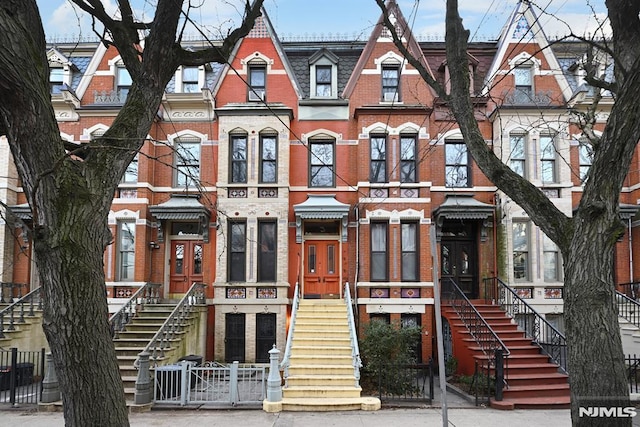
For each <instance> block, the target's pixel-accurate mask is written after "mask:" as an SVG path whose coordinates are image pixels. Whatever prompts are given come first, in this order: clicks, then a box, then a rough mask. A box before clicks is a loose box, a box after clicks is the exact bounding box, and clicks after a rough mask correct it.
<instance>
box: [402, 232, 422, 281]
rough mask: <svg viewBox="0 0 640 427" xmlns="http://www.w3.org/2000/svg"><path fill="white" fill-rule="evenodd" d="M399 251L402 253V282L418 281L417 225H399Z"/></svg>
mask: <svg viewBox="0 0 640 427" xmlns="http://www.w3.org/2000/svg"><path fill="white" fill-rule="evenodd" d="M400 249H401V252H402V262H401V265H402V280H403V281H416V280H418V224H417V223H415V222H403V223H402V224H400Z"/></svg>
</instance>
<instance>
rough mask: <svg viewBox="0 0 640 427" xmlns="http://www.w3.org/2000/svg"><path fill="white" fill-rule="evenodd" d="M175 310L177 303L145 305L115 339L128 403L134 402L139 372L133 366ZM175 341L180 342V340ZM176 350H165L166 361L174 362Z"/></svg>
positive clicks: (172, 346)
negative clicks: (172, 355)
mask: <svg viewBox="0 0 640 427" xmlns="http://www.w3.org/2000/svg"><path fill="white" fill-rule="evenodd" d="M174 308H175V303H173V304H172V303H167V304H147V305H145V306H144V309H143V310H139V311H137V312H136V315H135V316H134V317H133V318H132V319H131V321H130V322H129V324H127V326H126V327H125V328H126V329H125V330H124V331H122V332H119V333H118V335H117V338H114V339H113V343H114V345H115V349H116V356H117V358H118V366H119V367H120V376H121V377H122V382H123V384H124V392H125V398H126V400H127V402H133V400H134V395H135V389H136V380H137V378H138V370H137V369H136V368H135V367H134V366H133V364H134V362H135V361H136V359H137V358H138V354H139V353H141V352H142V351H143V350H144V349H145V347H146V346H147V344H149V342H150V341H151V339H152V338H153V337H154V335H155V334H156V332H158V329H160V327H161V326H162V325H163V324H164V322H165V320H167V317H169V315H170V314H171V312H172V311H173V309H174ZM174 340H176V341H179V340H180V338H177V339H174ZM174 348H175V345H171V346H170V347H169V348H167V349H165V357H164V359H165V360H172V358H171V354H172V352H173V350H174Z"/></svg>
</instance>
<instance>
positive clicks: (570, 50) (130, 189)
mask: <svg viewBox="0 0 640 427" xmlns="http://www.w3.org/2000/svg"><path fill="white" fill-rule="evenodd" d="M389 7H390V10H391V14H392V17H393V19H394V22H396V25H397V26H398V28H401V29H403V31H402V34H403V40H404V41H405V42H406V45H407V47H408V49H409V50H410V51H411V52H412V53H413V55H415V57H416V58H418V59H419V60H420V61H421V62H422V63H423V64H424V65H425V66H426V68H427V69H428V70H429V71H430V72H431V75H432V76H433V77H434V78H435V79H436V80H437V81H439V82H440V83H441V84H443V85H444V86H445V87H447V85H448V70H447V63H446V59H445V53H444V44H443V43H441V42H433V41H428V42H425V41H419V40H418V39H416V38H415V37H414V35H413V34H411V32H410V31H409V30H407V29H408V28H409V27H408V25H407V24H406V21H405V19H404V17H403V16H402V13H401V11H400V10H399V8H398V6H397V5H396V3H395V2H393V1H391V2H390V3H389ZM542 30H543V29H542V28H540V24H539V21H538V20H537V19H536V17H535V16H534V15H533V14H532V12H531V11H530V10H529V9H528V8H527V2H522V3H520V4H518V6H517V7H516V8H515V10H514V11H513V14H512V15H511V17H510V18H509V20H508V21H507V22H506V23H505V27H504V29H503V31H502V33H501V35H500V37H499V39H498V40H496V41H491V42H471V43H470V44H469V53H468V56H469V64H470V70H469V75H470V79H471V82H472V84H471V92H472V93H471V95H472V96H473V97H474V100H475V105H476V115H477V120H478V123H479V125H480V128H481V130H482V132H483V134H484V136H485V139H486V141H487V144H488V145H489V146H490V147H492V148H493V150H494V151H495V152H496V154H497V155H498V156H499V157H501V158H502V159H504V161H505V162H507V163H508V164H509V165H510V166H511V167H512V168H513V169H514V170H517V171H518V172H519V173H521V174H522V175H523V176H526V177H527V178H528V179H529V180H530V181H531V182H532V183H534V184H535V185H536V186H538V187H540V188H542V189H543V190H544V191H545V192H546V193H547V194H548V195H549V197H550V198H552V199H553V200H554V202H556V204H557V206H558V208H559V209H561V210H562V211H563V212H565V213H566V214H567V215H571V212H572V209H573V208H574V207H575V206H576V204H577V203H578V201H579V200H580V194H581V191H582V178H584V174H585V173H586V171H587V170H588V167H589V155H590V151H589V146H588V145H586V144H585V143H584V141H582V140H581V139H580V138H579V133H580V132H579V129H578V127H577V123H576V122H575V120H574V119H573V116H572V115H571V114H570V113H571V111H580V110H581V109H584V108H586V105H589V104H590V102H591V101H592V98H593V89H592V88H589V87H588V86H586V85H585V83H584V82H583V81H582V80H581V72H582V71H581V68H580V64H581V61H582V59H583V56H584V46H582V45H581V44H580V43H577V42H569V41H566V42H562V43H557V44H554V45H553V47H552V48H551V49H550V48H546V49H542V48H543V47H547V45H548V40H547V39H546V38H545V36H544V33H543V31H542ZM186 44H189V45H190V47H191V48H193V49H198V48H201V47H202V46H205V45H206V42H205V41H198V42H195V41H194V42H188V43H186ZM48 57H49V61H50V66H51V89H52V101H53V104H54V108H55V112H56V117H57V119H58V121H59V126H60V132H61V135H62V137H63V138H64V139H66V140H68V141H70V142H73V143H76V144H82V143H83V142H86V141H90V140H91V139H92V138H96V137H99V136H100V135H101V134H102V133H103V132H104V131H105V130H106V129H107V128H108V127H109V125H110V124H111V122H112V121H113V120H114V118H115V115H116V114H117V113H118V111H119V107H120V106H121V105H122V103H123V102H124V100H125V99H126V94H127V90H128V87H129V86H130V85H131V79H130V77H129V75H128V73H127V72H126V69H125V68H124V66H123V63H122V60H121V59H120V57H119V55H118V52H117V51H116V50H115V49H114V48H112V47H109V48H107V47H105V46H104V45H103V44H100V43H97V42H96V43H73V44H65V43H60V44H55V43H51V44H50V50H49V51H48ZM604 59H605V58H603V62H602V67H603V70H606V69H607V67H609V65H608V64H607V63H606V62H605V61H604ZM610 98H611V97H610V96H609V97H607V96H606V95H605V97H604V100H603V103H602V111H601V116H602V118H603V120H601V121H600V123H599V126H603V125H604V118H606V114H607V108H610V105H611V99H610ZM0 142H2V144H1V146H0V160H1V163H0V167H1V168H2V169H3V172H2V173H0V176H2V177H3V178H2V179H1V182H2V183H3V184H4V185H2V193H1V194H0V197H1V198H2V201H3V202H5V203H6V204H7V205H9V206H11V210H12V212H13V214H14V215H13V216H12V217H10V218H14V220H13V221H7V222H6V224H5V226H4V228H3V229H2V230H3V232H2V235H1V236H0V248H1V249H2V251H3V255H4V256H3V270H2V276H3V277H2V281H5V282H20V283H28V284H29V285H30V286H31V287H32V288H33V287H36V286H38V283H37V280H38V279H37V277H36V275H35V269H34V264H33V263H34V261H33V260H32V257H31V242H30V240H29V236H28V233H26V228H27V227H28V225H29V221H30V215H31V214H30V210H29V207H28V206H27V205H26V203H25V198H24V195H23V193H22V191H21V188H20V185H19V181H18V179H17V175H16V172H15V167H14V166H13V163H12V161H11V158H10V154H9V152H8V147H7V143H6V140H2V141H0ZM639 162H640V159H638V156H637V155H636V157H634V161H633V165H634V166H633V167H632V169H631V172H630V173H629V178H628V184H627V185H626V186H625V188H624V189H623V194H622V195H621V202H622V204H623V205H622V209H621V211H622V212H623V215H624V218H623V219H624V220H625V221H627V222H628V225H629V227H628V230H627V233H626V234H625V236H623V237H622V238H621V240H620V241H619V242H618V245H617V252H616V263H617V266H616V267H617V268H616V271H617V277H616V280H617V282H618V283H623V282H630V281H632V280H634V279H635V278H636V277H637V276H638V275H639V273H640V271H639V268H640V266H638V263H634V262H633V254H634V252H636V251H637V250H640V247H638V244H637V243H636V242H637V240H638V231H637V227H636V225H637V224H636V221H635V219H634V216H635V214H636V212H637V202H636V201H637V200H638V191H640V190H639V189H638V187H639V185H638V184H639V183H640V176H639V175H638V170H640V168H639V167H638V166H639ZM109 226H110V227H111V230H112V232H113V236H114V240H113V244H112V245H111V246H109V248H108V249H107V251H106V252H105V255H104V266H105V275H106V281H107V283H106V285H107V294H108V297H113V298H115V297H126V296H128V295H131V293H132V292H133V291H134V290H135V289H136V287H137V286H140V285H141V284H143V283H146V282H153V283H161V284H162V290H163V294H164V296H166V297H174V298H175V297H179V296H180V295H183V294H184V293H185V292H186V291H187V289H188V288H189V286H190V285H191V284H192V283H194V282H201V283H204V284H206V285H207V306H208V320H207V344H206V349H207V351H206V355H205V356H206V358H207V359H208V360H214V359H215V360H219V361H233V360H238V361H242V362H256V363H264V362H267V361H268V354H267V351H268V350H269V349H270V348H271V347H272V345H273V344H274V343H275V344H276V346H277V347H278V348H279V349H281V350H282V349H283V347H284V345H285V341H286V330H287V329H286V328H287V325H288V320H289V317H288V316H289V313H290V310H291V298H292V296H293V292H294V287H295V286H296V284H298V286H299V289H300V291H301V294H302V296H303V298H339V297H341V296H342V295H343V286H344V285H345V284H347V283H348V284H349V286H350V289H351V292H352V294H353V295H354V297H355V301H356V308H357V319H358V323H359V325H360V330H362V327H363V325H365V324H366V323H367V322H369V321H370V320H371V319H373V318H381V319H383V320H386V321H390V322H400V323H401V324H402V325H418V326H420V327H421V328H422V329H423V331H424V333H423V334H422V338H421V340H422V342H421V345H420V357H421V359H422V360H423V361H427V360H428V359H429V358H430V357H431V356H434V355H435V354H436V351H435V343H436V341H435V319H434V302H435V299H434V271H433V262H432V255H433V252H432V247H435V248H436V251H435V253H436V256H437V257H438V261H439V262H438V265H439V266H440V268H439V271H437V272H435V274H437V275H438V278H440V279H444V278H452V279H454V280H455V281H456V282H457V283H458V284H459V285H460V287H461V288H462V289H463V290H464V292H465V294H466V295H467V296H468V297H469V298H472V299H473V298H479V297H481V296H482V292H483V279H485V278H489V277H495V276H499V277H500V278H502V280H504V281H505V282H506V283H508V284H509V285H510V286H513V287H514V288H515V289H517V291H518V293H519V294H520V295H521V296H522V297H524V298H527V299H529V300H530V301H531V303H532V304H533V305H534V306H535V307H536V308H537V309H538V310H539V311H540V312H541V313H543V314H544V315H546V317H547V320H549V321H550V322H552V323H553V324H555V325H556V326H557V327H558V328H559V329H560V330H562V328H563V317H562V311H563V310H562V306H563V304H562V302H563V299H562V297H563V293H562V289H563V280H562V259H561V255H560V253H559V251H558V250H557V248H556V247H555V245H554V244H553V243H552V242H551V241H549V240H548V239H547V238H546V237H545V236H544V234H543V233H542V232H541V231H540V230H539V229H538V228H537V227H536V226H535V225H534V224H533V223H532V222H531V221H529V219H528V217H527V215H526V214H525V213H524V212H523V211H522V209H520V208H519V207H518V206H517V205H515V204H514V203H513V202H512V201H511V200H509V199H508V197H506V196H505V195H504V194H503V193H502V192H500V191H499V190H498V189H497V188H496V187H495V186H493V184H492V183H491V182H490V181H488V180H487V178H486V177H484V175H483V174H482V173H481V172H480V170H479V169H478V168H477V166H476V165H475V164H474V162H473V161H472V159H471V157H470V155H469V154H468V153H467V150H466V146H465V145H464V139H463V137H462V135H461V133H460V131H459V128H458V126H457V124H456V123H455V121H454V120H453V118H452V115H451V113H450V111H449V110H448V108H447V106H446V105H445V104H444V103H443V102H442V100H441V99H439V98H438V97H437V96H436V94H435V92H434V91H433V90H432V89H430V88H429V87H428V86H427V85H426V84H425V82H424V81H423V79H422V77H421V76H420V75H419V73H418V71H417V70H416V69H415V68H414V67H412V66H411V65H410V64H409V63H408V62H407V61H406V60H405V59H404V58H403V56H402V55H401V54H400V52H399V51H398V49H397V48H396V47H395V46H394V44H393V43H392V40H391V38H390V36H389V34H388V31H387V30H386V29H385V28H384V27H383V26H382V24H381V21H380V22H379V23H378V24H377V25H376V26H375V27H374V28H373V30H372V32H371V34H370V37H369V38H368V40H366V41H359V40H344V41H339V40H334V41H321V40H314V41H281V40H280V39H279V38H278V35H277V34H276V32H275V31H274V28H273V26H272V25H271V23H270V21H269V18H268V16H267V14H266V12H265V11H263V15H262V17H261V18H259V19H258V20H257V21H256V24H255V27H254V28H253V30H252V31H251V33H250V34H249V35H248V36H247V37H246V38H244V39H243V40H241V41H240V42H239V43H238V45H237V46H236V47H235V49H234V51H233V54H232V56H231V58H230V59H229V62H228V63H227V64H218V63H211V64H206V65H204V66H200V67H186V66H185V67H181V68H179V69H178V70H177V71H176V74H175V77H174V79H173V80H172V81H171V82H170V84H169V85H168V87H167V89H166V94H165V98H164V100H163V103H162V107H161V109H160V111H158V114H157V120H156V121H155V123H154V125H153V126H152V128H151V130H150V132H149V136H148V139H147V142H146V143H145V144H144V147H143V148H142V150H141V151H140V153H139V154H138V156H137V157H136V159H135V160H134V162H132V164H131V166H130V168H129V170H128V171H127V173H126V174H125V176H124V177H123V179H122V183H121V185H120V186H119V189H118V193H117V194H115V195H114V199H113V205H112V210H111V213H110V215H109ZM432 229H433V230H434V233H433V235H434V236H435V240H436V241H435V242H432V241H431V239H432V238H431V235H432Z"/></svg>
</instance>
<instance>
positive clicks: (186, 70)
mask: <svg viewBox="0 0 640 427" xmlns="http://www.w3.org/2000/svg"><path fill="white" fill-rule="evenodd" d="M199 78H200V69H199V68H198V67H191V66H183V67H182V93H197V92H200V84H199Z"/></svg>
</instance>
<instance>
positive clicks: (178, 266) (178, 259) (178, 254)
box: [173, 244, 184, 274]
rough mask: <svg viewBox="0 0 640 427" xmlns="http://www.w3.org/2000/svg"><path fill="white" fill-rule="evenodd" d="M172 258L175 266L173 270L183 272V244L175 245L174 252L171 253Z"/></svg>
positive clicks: (177, 272) (178, 272)
mask: <svg viewBox="0 0 640 427" xmlns="http://www.w3.org/2000/svg"><path fill="white" fill-rule="evenodd" d="M173 255H174V256H173V259H175V268H174V271H175V273H176V274H183V273H184V245H182V244H180V245H176V246H175V253H174V254H173Z"/></svg>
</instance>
